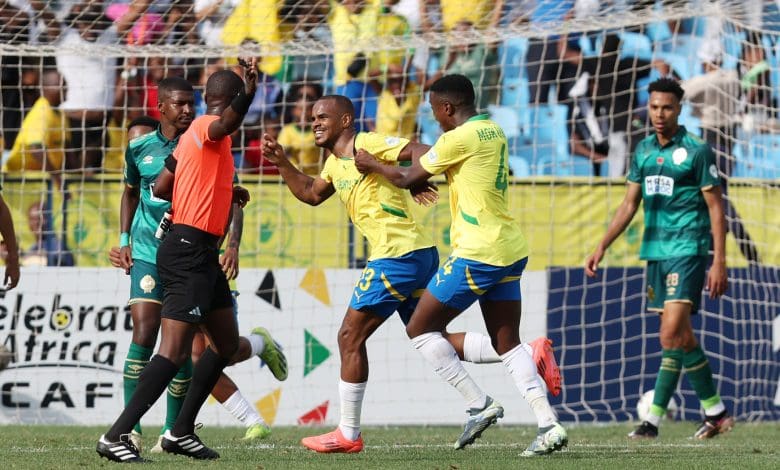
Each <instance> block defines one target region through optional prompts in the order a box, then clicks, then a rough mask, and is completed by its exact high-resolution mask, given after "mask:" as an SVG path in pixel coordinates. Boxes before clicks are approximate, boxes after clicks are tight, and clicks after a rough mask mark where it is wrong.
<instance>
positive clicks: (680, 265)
mask: <svg viewBox="0 0 780 470" xmlns="http://www.w3.org/2000/svg"><path fill="white" fill-rule="evenodd" d="M707 261H708V259H707V256H684V257H681V258H670V259H665V260H652V261H648V262H647V275H646V278H647V309H648V310H651V311H654V312H662V311H663V309H664V304H665V303H666V302H687V303H690V304H691V305H692V308H691V314H695V313H696V312H697V311H698V310H699V302H700V300H701V291H702V289H704V276H705V274H706V272H707Z"/></svg>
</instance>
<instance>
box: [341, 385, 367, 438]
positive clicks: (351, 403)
mask: <svg viewBox="0 0 780 470" xmlns="http://www.w3.org/2000/svg"><path fill="white" fill-rule="evenodd" d="M365 393H366V382H361V383H357V384H354V383H349V382H344V381H343V380H341V379H339V397H340V398H341V421H339V429H341V434H343V435H344V437H346V438H347V439H349V440H350V441H354V440H356V439H357V438H358V437H359V436H360V412H361V410H362V409H363V395H365Z"/></svg>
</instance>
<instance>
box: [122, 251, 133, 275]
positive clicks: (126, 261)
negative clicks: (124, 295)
mask: <svg viewBox="0 0 780 470" xmlns="http://www.w3.org/2000/svg"><path fill="white" fill-rule="evenodd" d="M132 266H133V250H132V249H131V248H130V245H128V246H123V247H122V248H120V249H119V267H120V268H122V269H124V270H125V274H130V267H132Z"/></svg>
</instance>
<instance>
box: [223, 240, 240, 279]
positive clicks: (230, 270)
mask: <svg viewBox="0 0 780 470" xmlns="http://www.w3.org/2000/svg"><path fill="white" fill-rule="evenodd" d="M219 264H220V266H222V272H224V273H225V277H226V278H227V279H228V281H232V280H233V279H235V278H236V277H237V276H238V248H236V247H230V246H229V247H227V248H226V249H225V252H224V253H223V254H222V256H220V258H219Z"/></svg>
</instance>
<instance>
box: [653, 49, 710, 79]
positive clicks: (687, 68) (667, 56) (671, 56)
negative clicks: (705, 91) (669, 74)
mask: <svg viewBox="0 0 780 470" xmlns="http://www.w3.org/2000/svg"><path fill="white" fill-rule="evenodd" d="M658 58H659V59H661V60H663V61H664V62H666V63H667V64H669V65H670V66H671V67H672V69H674V71H675V72H676V73H677V75H679V76H680V79H682V80H688V79H689V78H691V77H693V76H694V73H700V71H701V64H699V63H698V61H697V60H695V61H690V60H688V58H687V57H685V56H684V55H682V54H675V53H674V52H663V53H661V54H658ZM697 66H698V70H699V72H695V70H696V67H697Z"/></svg>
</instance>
